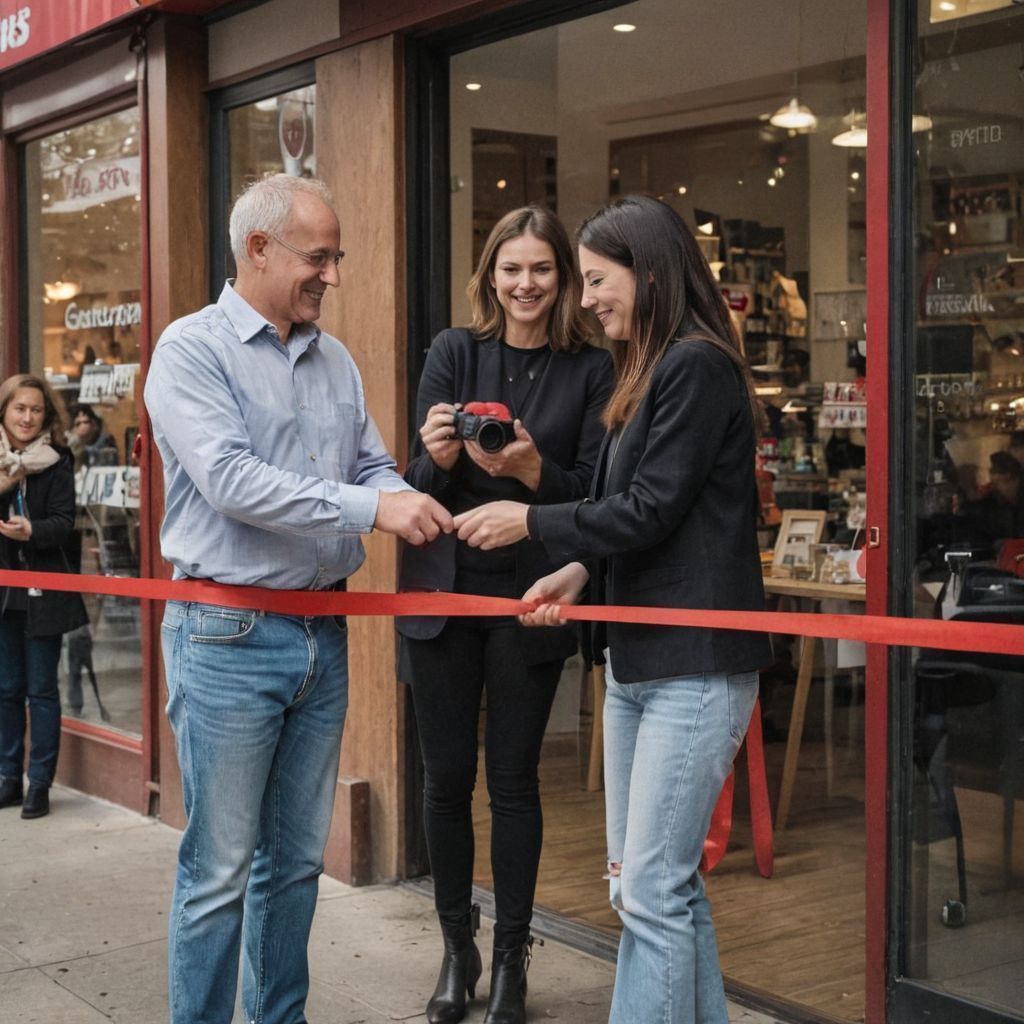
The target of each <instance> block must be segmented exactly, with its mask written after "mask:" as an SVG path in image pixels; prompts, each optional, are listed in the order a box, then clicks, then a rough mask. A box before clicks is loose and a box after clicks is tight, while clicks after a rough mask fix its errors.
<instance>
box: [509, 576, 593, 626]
mask: <svg viewBox="0 0 1024 1024" xmlns="http://www.w3.org/2000/svg"><path fill="white" fill-rule="evenodd" d="M589 579H590V573H589V572H587V570H586V568H585V566H584V565H583V564H582V563H581V562H570V563H569V564H568V565H566V566H563V567H562V568H561V569H559V570H558V571H557V572H553V573H551V575H549V576H542V577H541V578H540V579H539V580H537V582H536V583H534V585H533V586H532V587H530V589H529V590H528V591H527V592H526V593H525V594H523V600H524V601H525V602H526V603H527V604H533V605H535V607H534V609H533V611H532V612H526V613H525V614H523V615H520V616H519V621H520V622H521V623H522V624H523V625H524V626H564V625H565V620H564V619H563V618H562V617H561V615H562V609H561V606H562V605H563V604H576V602H577V601H578V600H579V599H580V594H582V593H583V588H584V587H585V586H586V585H587V580H589Z"/></svg>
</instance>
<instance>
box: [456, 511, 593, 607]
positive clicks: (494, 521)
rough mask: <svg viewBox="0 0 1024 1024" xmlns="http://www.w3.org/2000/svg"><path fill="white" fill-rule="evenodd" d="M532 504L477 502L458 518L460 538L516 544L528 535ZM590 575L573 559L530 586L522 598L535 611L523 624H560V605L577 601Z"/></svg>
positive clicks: (476, 543)
mask: <svg viewBox="0 0 1024 1024" xmlns="http://www.w3.org/2000/svg"><path fill="white" fill-rule="evenodd" d="M528 510H529V505H523V504H522V503H521V502H518V501H491V502H488V503H487V504H486V505H478V506H477V507H476V508H474V509H470V511H468V512H463V513H462V514H461V515H457V516H456V517H455V529H456V530H457V531H458V535H459V539H460V540H463V541H465V542H466V543H467V544H468V545H469V546H470V547H474V548H481V549H482V550H484V551H491V550H492V549H494V548H502V547H505V546H506V545H508V544H515V543H516V542H517V541H521V540H524V539H525V538H527V537H528V536H529V533H528V532H527V528H526V514H527V511H528ZM589 578H590V574H589V573H588V572H587V569H586V567H585V566H584V565H583V564H582V563H581V562H570V563H569V564H568V565H565V566H563V567H562V568H561V569H559V570H557V571H556V572H553V573H551V574H549V575H548V576H542V577H541V578H540V579H539V580H537V582H536V583H534V584H533V586H532V587H530V589H529V590H527V592H526V593H525V594H523V600H524V601H525V602H526V603H527V604H531V605H533V610H532V611H529V612H525V613H524V614H522V615H520V616H519V621H520V622H521V623H522V624H523V625H524V626H561V625H563V624H564V621H565V620H564V619H563V618H562V613H561V606H562V605H563V604H576V602H577V601H578V600H579V598H580V594H582V593H583V588H584V587H585V586H586V585H587V580H588V579H589Z"/></svg>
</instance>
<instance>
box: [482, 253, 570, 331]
mask: <svg viewBox="0 0 1024 1024" xmlns="http://www.w3.org/2000/svg"><path fill="white" fill-rule="evenodd" d="M490 282H491V287H492V288H493V289H494V293H495V296H496V297H497V299H498V303H499V304H500V306H501V308H502V309H503V310H504V311H505V341H507V342H508V343H509V344H510V345H517V346H520V347H534V346H539V345H543V344H544V343H545V342H546V341H547V334H548V321H549V320H550V318H551V310H552V309H553V307H554V305H555V302H556V301H557V299H558V264H557V262H556V260H555V250H554V249H552V248H551V245H550V244H549V243H548V242H545V241H543V239H540V238H537V237H536V235H531V234H529V233H527V234H525V235H519V236H518V237H517V238H510V239H509V240H508V241H507V242H503V243H502V244H501V246H500V247H499V249H498V252H497V255H496V257H495V260H494V270H493V271H492V272H491V274H490Z"/></svg>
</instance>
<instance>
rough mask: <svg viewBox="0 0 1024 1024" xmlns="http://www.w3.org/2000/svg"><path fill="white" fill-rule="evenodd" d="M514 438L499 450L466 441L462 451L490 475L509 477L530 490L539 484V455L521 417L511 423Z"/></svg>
mask: <svg viewBox="0 0 1024 1024" xmlns="http://www.w3.org/2000/svg"><path fill="white" fill-rule="evenodd" d="M513 428H514V429H515V432H516V439H515V440H514V441H512V442H510V443H509V444H507V445H505V447H504V448H502V449H501V450H500V451H496V452H485V451H484V450H483V448H481V447H480V445H478V444H477V443H476V442H475V441H467V442H466V454H467V455H468V456H469V457H470V458H471V459H472V460H473V461H474V462H475V463H476V464H477V465H478V466H479V467H480V468H481V469H482V470H483V471H484V472H485V473H489V474H490V475H491V476H511V477H515V478H516V479H517V480H519V481H521V482H522V483H524V484H526V486H527V487H529V488H530V490H531V491H535V490H537V488H538V487H539V486H540V464H541V456H540V452H539V451H537V446H536V445H535V444H534V443H533V438H532V437H531V436H530V434H529V432H528V431H527V429H526V427H524V426H523V423H522V420H516V421H515V422H514V424H513Z"/></svg>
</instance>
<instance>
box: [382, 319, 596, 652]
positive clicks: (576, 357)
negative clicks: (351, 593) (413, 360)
mask: <svg viewBox="0 0 1024 1024" xmlns="http://www.w3.org/2000/svg"><path fill="white" fill-rule="evenodd" d="M501 372H502V366H501V355H500V342H498V341H497V340H496V339H494V338H488V339H483V340H476V339H475V338H473V336H472V335H471V334H470V332H469V331H468V330H465V329H463V328H450V329H448V330H445V331H442V332H441V333H440V334H439V335H438V336H437V337H436V338H435V339H434V342H433V344H432V345H431V346H430V350H429V351H428V353H427V359H426V364H425V365H424V367H423V375H422V377H421V378H420V385H419V391H418V392H417V396H416V422H417V424H422V423H423V421H424V420H425V419H426V417H427V410H428V409H429V408H430V407H431V406H432V405H436V404H437V403H438V402H452V403H455V402H463V403H465V402H472V401H495V400H498V397H499V396H500V395H501V394H502V387H501ZM613 379H614V369H613V367H612V360H611V356H610V355H609V353H608V352H605V351H604V350H603V349H599V348H596V347H594V346H593V345H584V346H583V347H582V348H581V349H580V350H579V351H578V352H573V353H569V352H552V353H551V359H550V362H549V363H548V364H547V368H546V369H545V370H544V372H543V374H542V375H541V376H540V377H539V378H538V380H537V383H536V385H535V393H531V396H530V402H529V405H528V407H527V408H526V409H525V410H523V414H522V419H523V425H524V426H525V427H526V429H527V430H528V431H529V432H530V435H531V436H532V437H533V439H534V442H535V443H536V445H537V449H538V450H539V451H540V453H541V455H542V457H543V461H542V464H541V474H540V484H539V486H538V488H537V490H536V491H531V490H530V489H529V488H527V487H526V486H525V485H523V484H521V483H520V482H519V481H517V480H512V479H509V480H507V481H506V483H507V493H506V494H505V495H504V496H505V497H507V498H510V499H514V500H517V501H522V502H527V503H539V504H547V503H549V502H564V501H571V500H573V499H574V498H582V497H584V495H586V494H587V493H589V491H590V487H591V482H592V479H593V475H594V466H595V464H596V461H597V453H598V449H599V448H600V445H601V440H602V437H603V435H604V428H603V427H602V426H601V420H600V417H601V412H602V410H603V409H604V407H605V405H606V404H607V403H608V398H609V396H610V395H611V390H612V384H613ZM473 472H479V470H477V468H476V466H475V464H474V463H473V461H472V460H471V459H470V458H469V456H468V455H466V453H465V452H460V453H459V458H458V460H457V461H456V463H455V465H454V466H453V467H452V469H451V472H445V471H444V470H442V469H440V468H439V467H438V466H437V464H436V463H435V462H434V460H433V459H431V457H430V455H429V454H428V453H427V452H426V450H425V449H424V448H423V444H422V442H421V440H420V438H419V436H418V435H417V437H416V443H415V446H414V449H413V458H412V459H411V461H410V462H409V465H408V467H407V468H406V471H405V479H406V480H407V481H408V482H409V483H410V484H412V485H413V487H415V488H416V489H417V490H420V491H423V492H425V493H426V494H430V495H431V496H432V497H434V498H436V499H437V500H438V501H439V502H440V503H441V504H442V505H444V506H445V507H446V508H448V509H449V510H460V511H461V510H464V509H465V508H466V507H467V501H466V497H467V496H466V491H465V489H464V483H465V481H466V479H467V477H468V476H469V474H471V473H473ZM457 543H458V541H457V538H456V537H455V535H454V534H450V535H442V536H441V537H439V538H438V539H437V540H436V541H434V542H433V543H432V544H427V545H425V546H424V547H419V548H417V547H411V546H409V545H405V544H403V545H402V561H401V570H400V572H399V589H400V590H427V591H431V590H443V591H450V590H451V589H452V587H453V586H454V584H455V570H456V544H457ZM513 554H514V565H515V569H514V571H515V586H516V596H520V595H522V594H523V593H525V592H526V591H527V590H528V589H529V588H530V586H531V585H532V584H533V583H534V582H535V581H536V580H538V579H540V577H541V576H545V575H547V573H549V572H552V571H554V569H555V568H557V566H556V565H554V564H552V562H551V559H550V558H549V557H548V554H547V552H545V550H544V548H543V547H542V546H541V545H540V544H537V543H533V542H531V541H522V542H520V543H519V544H516V545H515V546H514V551H513ZM495 557H497V555H496V556H495ZM446 621H447V619H446V618H444V617H441V616H429V617H427V616H420V617H417V616H401V617H399V618H397V619H396V620H395V625H396V627H397V629H398V632H399V633H400V634H402V635H403V636H406V637H410V638H412V639H419V640H426V639H431V638H433V637H435V636H437V635H438V634H439V633H440V632H441V630H442V629H443V628H444V624H445V622H446ZM518 629H519V637H520V643H521V645H522V650H523V656H524V658H525V659H526V660H527V662H528V663H529V664H540V663H541V662H544V661H554V660H557V659H560V658H561V659H564V658H567V657H569V656H570V655H571V654H572V653H573V651H575V649H576V633H575V630H574V629H573V628H572V627H569V626H567V627H564V628H559V629H550V630H548V629H535V628H524V627H518Z"/></svg>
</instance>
